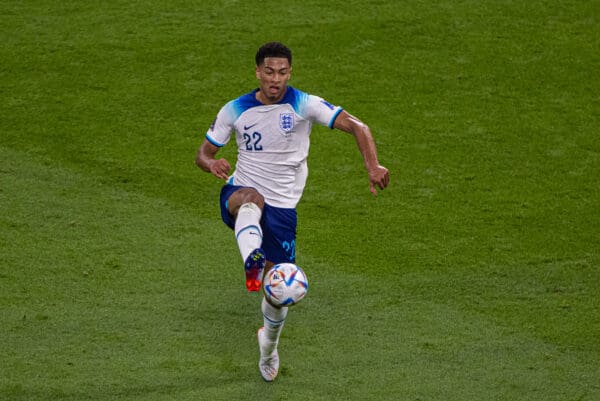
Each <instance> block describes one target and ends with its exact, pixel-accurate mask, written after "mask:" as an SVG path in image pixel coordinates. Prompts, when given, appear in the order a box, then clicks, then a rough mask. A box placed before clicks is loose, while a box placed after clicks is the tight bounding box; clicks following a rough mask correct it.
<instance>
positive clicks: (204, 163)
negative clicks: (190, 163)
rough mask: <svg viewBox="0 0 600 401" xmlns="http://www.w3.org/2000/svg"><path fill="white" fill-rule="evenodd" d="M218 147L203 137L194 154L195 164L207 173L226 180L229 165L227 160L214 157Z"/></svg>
mask: <svg viewBox="0 0 600 401" xmlns="http://www.w3.org/2000/svg"><path fill="white" fill-rule="evenodd" d="M219 149H220V148H219V147H218V146H215V145H213V144H212V143H210V142H209V141H208V140H207V139H206V138H205V139H204V141H203V142H202V145H200V148H199V149H198V153H197V154H196V165H197V166H198V167H200V168H201V169H202V170H204V171H206V172H207V173H211V174H212V175H214V176H215V177H217V178H220V179H223V180H226V179H227V178H228V176H229V170H230V169H231V166H230V165H229V162H228V161H227V160H225V159H217V158H215V156H216V154H217V152H218V151H219Z"/></svg>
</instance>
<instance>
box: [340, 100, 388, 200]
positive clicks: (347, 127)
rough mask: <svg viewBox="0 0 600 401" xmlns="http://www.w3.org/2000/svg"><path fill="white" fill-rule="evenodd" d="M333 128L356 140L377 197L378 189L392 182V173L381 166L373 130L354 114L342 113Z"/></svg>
mask: <svg viewBox="0 0 600 401" xmlns="http://www.w3.org/2000/svg"><path fill="white" fill-rule="evenodd" d="M333 128H337V129H339V130H342V131H345V132H348V133H350V134H352V135H353V136H354V138H355V139H356V144H357V145H358V150H359V151H360V154H361V155H362V157H363V160H364V162H365V168H366V169H367V172H368V173H369V182H370V185H371V187H370V189H371V192H372V193H373V194H374V195H377V189H376V188H375V186H377V187H379V189H384V188H385V187H387V186H388V184H389V182H390V173H389V171H388V169H387V168H385V167H383V166H382V165H380V164H379V160H378V159H377V147H376V146H375V141H374V140H373V135H372V134H371V129H370V128H369V127H368V126H367V124H365V123H363V122H362V121H360V120H359V119H358V118H356V117H354V116H353V115H352V114H350V113H347V112H346V111H342V112H341V113H340V114H339V115H338V116H337V118H336V119H335V122H334V123H333Z"/></svg>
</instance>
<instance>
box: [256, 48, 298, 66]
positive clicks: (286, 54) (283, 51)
mask: <svg viewBox="0 0 600 401" xmlns="http://www.w3.org/2000/svg"><path fill="white" fill-rule="evenodd" d="M266 57H283V58H287V59H288V62H289V63H290V65H292V51H291V50H290V49H289V48H288V47H287V46H286V45H284V44H283V43H281V42H269V43H265V44H264V45H262V46H261V47H260V48H259V49H258V51H257V52H256V66H259V65H261V64H262V63H263V62H264V61H265V58H266Z"/></svg>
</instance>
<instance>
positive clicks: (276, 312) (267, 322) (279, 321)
mask: <svg viewBox="0 0 600 401" xmlns="http://www.w3.org/2000/svg"><path fill="white" fill-rule="evenodd" d="M261 310H262V313H263V320H264V326H265V330H264V338H265V339H266V340H267V341H266V346H267V348H266V349H265V350H264V351H265V352H266V354H267V355H270V354H271V353H272V352H273V351H274V350H275V349H276V348H277V344H278V343H279V335H280V334H281V330H282V329H283V323H284V322H285V318H286V316H287V314H288V307H287V306H284V307H282V308H276V307H274V306H273V305H271V304H270V303H268V302H267V300H266V299H265V298H263V299H262V304H261Z"/></svg>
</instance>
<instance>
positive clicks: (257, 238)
mask: <svg viewBox="0 0 600 401" xmlns="http://www.w3.org/2000/svg"><path fill="white" fill-rule="evenodd" d="M261 215H262V210H260V208H259V207H258V206H257V205H256V204H255V203H252V202H250V203H244V204H243V205H242V206H240V209H239V211H238V215H237V218H236V219H235V237H236V239H237V243H238V246H239V248H240V253H241V254H242V260H246V258H247V257H248V255H250V252H252V251H253V250H255V249H256V248H260V245H261V244H262V230H261V228H260V217H261Z"/></svg>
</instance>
